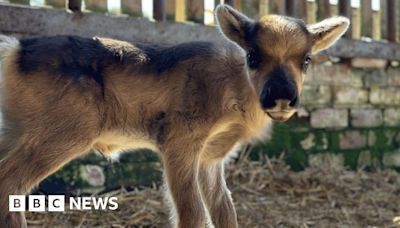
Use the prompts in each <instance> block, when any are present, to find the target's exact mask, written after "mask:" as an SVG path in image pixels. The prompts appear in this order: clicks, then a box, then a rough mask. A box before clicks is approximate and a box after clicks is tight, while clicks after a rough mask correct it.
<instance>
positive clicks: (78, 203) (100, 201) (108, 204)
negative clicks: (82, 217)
mask: <svg viewBox="0 0 400 228" xmlns="http://www.w3.org/2000/svg"><path fill="white" fill-rule="evenodd" d="M27 198H28V200H26V196H25V195H10V196H9V197H8V210H9V211H10V212H18V211H25V210H26V206H27V205H28V211H34V212H45V211H49V212H62V211H65V208H66V206H67V207H68V208H69V210H112V211H113V210H117V209H118V198H117V197H99V198H97V197H69V202H68V203H67V204H69V205H66V202H65V196H63V195H49V196H48V197H47V210H46V197H45V196H44V195H29V196H28V197H27Z"/></svg>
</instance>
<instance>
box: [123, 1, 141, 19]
mask: <svg viewBox="0 0 400 228" xmlns="http://www.w3.org/2000/svg"><path fill="white" fill-rule="evenodd" d="M121 13H123V14H128V15H131V16H136V17H141V16H142V15H143V13H142V1H141V0H121Z"/></svg>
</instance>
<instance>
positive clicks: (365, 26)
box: [360, 0, 372, 37]
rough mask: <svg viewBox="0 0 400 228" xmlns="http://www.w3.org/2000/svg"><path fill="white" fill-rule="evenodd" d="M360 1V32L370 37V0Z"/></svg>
mask: <svg viewBox="0 0 400 228" xmlns="http://www.w3.org/2000/svg"><path fill="white" fill-rule="evenodd" d="M360 3H361V22H362V23H361V34H362V35H363V36H367V37H372V1H371V0H363V1H360Z"/></svg>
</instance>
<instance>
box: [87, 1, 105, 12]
mask: <svg viewBox="0 0 400 228" xmlns="http://www.w3.org/2000/svg"><path fill="white" fill-rule="evenodd" d="M85 8H86V9H87V10H90V11H93V12H100V13H105V12H107V11H108V8H107V0H85Z"/></svg>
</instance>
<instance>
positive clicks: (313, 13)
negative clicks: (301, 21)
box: [306, 1, 317, 24]
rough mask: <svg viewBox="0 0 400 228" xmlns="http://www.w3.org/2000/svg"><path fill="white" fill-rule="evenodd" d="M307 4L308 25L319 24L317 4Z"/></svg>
mask: <svg viewBox="0 0 400 228" xmlns="http://www.w3.org/2000/svg"><path fill="white" fill-rule="evenodd" d="M306 4H307V20H306V21H307V23H309V24H311V23H315V22H317V4H316V2H309V1H307V2H306Z"/></svg>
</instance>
